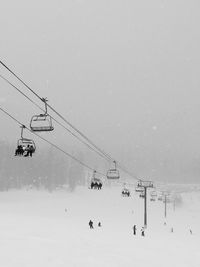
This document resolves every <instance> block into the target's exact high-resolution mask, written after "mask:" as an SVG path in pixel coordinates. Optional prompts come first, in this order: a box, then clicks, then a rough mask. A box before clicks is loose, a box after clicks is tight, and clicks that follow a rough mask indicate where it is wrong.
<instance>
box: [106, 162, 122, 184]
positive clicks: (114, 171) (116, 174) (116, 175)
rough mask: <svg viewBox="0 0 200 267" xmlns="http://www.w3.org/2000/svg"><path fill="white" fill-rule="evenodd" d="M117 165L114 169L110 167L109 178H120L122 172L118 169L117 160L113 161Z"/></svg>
mask: <svg viewBox="0 0 200 267" xmlns="http://www.w3.org/2000/svg"><path fill="white" fill-rule="evenodd" d="M113 163H114V165H115V167H114V169H110V170H108V171H107V179H113V180H115V179H119V178H120V174H119V171H118V170H117V163H116V161H113Z"/></svg>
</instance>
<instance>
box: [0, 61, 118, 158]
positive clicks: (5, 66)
mask: <svg viewBox="0 0 200 267" xmlns="http://www.w3.org/2000/svg"><path fill="white" fill-rule="evenodd" d="M0 64H1V65H2V66H3V67H4V68H6V69H7V70H8V71H9V72H10V73H12V75H14V76H15V77H16V78H17V79H18V80H19V81H20V82H21V83H22V84H23V85H24V86H25V87H26V88H27V89H29V90H30V91H31V92H32V93H33V94H34V95H35V96H36V97H37V98H39V99H40V100H41V101H42V102H44V101H43V100H42V98H41V97H40V96H39V95H38V94H37V93H36V92H35V91H34V90H33V89H31V88H30V86H28V85H27V84H26V83H25V82H24V81H23V80H22V79H21V78H19V76H18V75H16V74H15V73H14V72H13V71H12V70H11V69H10V68H9V67H8V66H7V65H6V64H4V63H3V62H2V61H1V60H0ZM47 106H48V107H49V108H50V109H51V110H52V111H53V112H55V113H56V114H57V115H58V116H59V117H60V118H61V119H62V120H64V121H65V122H66V123H67V124H68V125H69V126H70V127H71V128H72V129H73V130H75V131H76V132H78V133H79V134H80V135H81V136H82V137H83V138H84V139H86V140H87V141H88V142H89V143H90V144H91V145H92V146H94V147H95V148H96V149H97V150H99V151H100V152H101V153H102V154H104V155H105V157H107V158H108V159H109V160H111V161H114V159H113V158H112V157H111V156H109V155H108V154H107V153H106V152H105V151H103V150H102V149H100V148H99V147H97V146H96V145H95V144H94V143H93V142H92V141H91V140H90V139H89V138H88V137H87V136H85V135H84V134H83V133H82V132H81V131H79V130H78V129H77V128H76V127H75V126H74V125H72V124H71V123H70V122H69V121H68V120H66V119H65V118H64V117H63V116H62V115H61V114H60V113H59V112H57V111H56V110H55V109H54V108H53V107H52V106H50V105H49V104H48V103H47Z"/></svg>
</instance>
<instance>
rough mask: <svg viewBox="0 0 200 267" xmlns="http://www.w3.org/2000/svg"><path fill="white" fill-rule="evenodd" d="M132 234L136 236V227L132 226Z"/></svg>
mask: <svg viewBox="0 0 200 267" xmlns="http://www.w3.org/2000/svg"><path fill="white" fill-rule="evenodd" d="M133 234H134V235H136V225H134V226H133Z"/></svg>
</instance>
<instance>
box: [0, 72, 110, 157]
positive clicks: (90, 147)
mask: <svg viewBox="0 0 200 267" xmlns="http://www.w3.org/2000/svg"><path fill="white" fill-rule="evenodd" d="M0 78H2V79H3V80H4V81H5V82H7V83H8V84H9V85H11V86H12V87H13V88H14V89H16V90H17V91H18V92H19V93H20V94H22V95H23V96H24V97H25V98H27V99H28V100H29V101H30V102H31V103H32V104H34V105H35V106H36V107H38V108H39V109H40V110H41V111H43V112H45V110H44V109H43V108H41V107H40V106H39V105H38V104H37V103H35V102H34V101H33V100H32V99H31V98H30V97H28V96H27V95H26V94H24V93H23V92H22V91H21V90H20V89H19V88H17V87H16V86H15V85H14V84H12V83H11V82H10V81H9V80H8V79H6V78H5V77H4V76H2V75H1V74H0ZM51 118H52V119H53V120H54V121H55V122H56V123H57V124H58V125H60V126H61V127H63V128H64V129H65V130H67V131H68V132H69V133H70V134H71V135H73V136H74V137H75V138H77V139H78V140H79V141H80V142H81V143H83V144H84V145H86V146H87V147H88V148H89V149H91V150H92V151H94V152H96V153H97V154H98V155H99V156H101V157H102V158H104V159H106V160H107V161H108V158H105V156H104V155H102V154H101V153H100V152H99V151H97V150H95V149H94V148H93V147H92V146H90V145H89V144H88V143H86V142H84V141H83V140H82V139H81V138H80V137H79V136H77V135H76V134H75V133H73V132H72V131H70V130H69V129H68V128H66V127H65V126H64V125H63V124H62V123H60V122H59V121H58V120H56V119H55V118H54V117H52V116H51Z"/></svg>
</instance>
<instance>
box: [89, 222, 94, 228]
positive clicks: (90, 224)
mask: <svg viewBox="0 0 200 267" xmlns="http://www.w3.org/2000/svg"><path fill="white" fill-rule="evenodd" d="M89 226H90V229H93V228H94V226H93V221H91V220H90V221H89Z"/></svg>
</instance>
